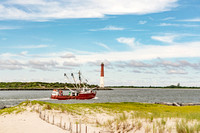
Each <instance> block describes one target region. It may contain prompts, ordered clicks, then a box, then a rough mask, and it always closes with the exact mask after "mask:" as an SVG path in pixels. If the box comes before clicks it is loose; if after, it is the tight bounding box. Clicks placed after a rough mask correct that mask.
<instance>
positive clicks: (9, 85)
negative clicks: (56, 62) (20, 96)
mask: <svg viewBox="0 0 200 133" xmlns="http://www.w3.org/2000/svg"><path fill="white" fill-rule="evenodd" d="M87 86H89V87H91V88H94V87H98V86H97V85H88V84H87ZM65 87H69V88H73V84H71V83H59V82H55V83H46V82H0V89H54V88H65Z"/></svg>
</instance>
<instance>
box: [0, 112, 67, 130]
mask: <svg viewBox="0 0 200 133" xmlns="http://www.w3.org/2000/svg"><path fill="white" fill-rule="evenodd" d="M0 133H67V131H66V130H63V129H61V128H59V127H57V126H55V125H51V124H49V123H47V122H45V121H43V120H42V119H40V118H39V115H38V113H36V112H28V111H26V112H23V113H19V114H9V115H3V116H2V115H0Z"/></svg>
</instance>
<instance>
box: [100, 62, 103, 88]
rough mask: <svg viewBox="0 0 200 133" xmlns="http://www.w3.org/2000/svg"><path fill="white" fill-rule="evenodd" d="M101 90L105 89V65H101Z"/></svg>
mask: <svg viewBox="0 0 200 133" xmlns="http://www.w3.org/2000/svg"><path fill="white" fill-rule="evenodd" d="M100 88H104V64H103V63H101V77H100Z"/></svg>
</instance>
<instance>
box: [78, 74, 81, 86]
mask: <svg viewBox="0 0 200 133" xmlns="http://www.w3.org/2000/svg"><path fill="white" fill-rule="evenodd" d="M78 77H79V81H80V82H79V87H80V88H81V72H80V71H79V72H78Z"/></svg>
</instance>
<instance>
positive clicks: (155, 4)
mask: <svg viewBox="0 0 200 133" xmlns="http://www.w3.org/2000/svg"><path fill="white" fill-rule="evenodd" d="M101 62H104V63H105V85H135V86H150V85H151V86H166V85H172V84H173V85H177V84H178V83H180V84H181V85H182V86H200V74H199V72H200V1H199V0H149V1H147V0H140V1H138V0H101V1H96V0H86V1H81V0H56V1H55V0H29V1H27V0H2V1H0V81H2V82H11V81H27V82H29V81H44V82H66V79H65V78H64V76H63V73H67V74H70V73H71V72H77V71H78V70H81V71H82V73H83V75H84V76H85V77H86V78H87V79H88V80H89V83H91V84H99V79H100V77H99V76H100V63H101Z"/></svg>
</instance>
